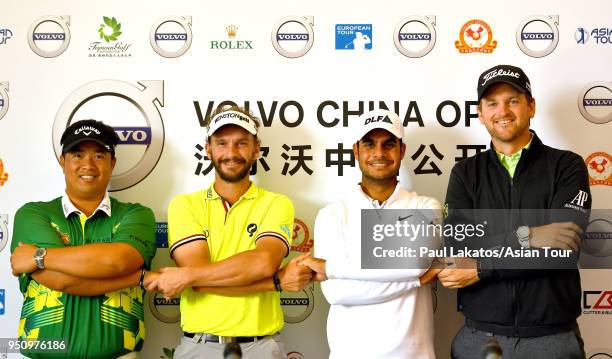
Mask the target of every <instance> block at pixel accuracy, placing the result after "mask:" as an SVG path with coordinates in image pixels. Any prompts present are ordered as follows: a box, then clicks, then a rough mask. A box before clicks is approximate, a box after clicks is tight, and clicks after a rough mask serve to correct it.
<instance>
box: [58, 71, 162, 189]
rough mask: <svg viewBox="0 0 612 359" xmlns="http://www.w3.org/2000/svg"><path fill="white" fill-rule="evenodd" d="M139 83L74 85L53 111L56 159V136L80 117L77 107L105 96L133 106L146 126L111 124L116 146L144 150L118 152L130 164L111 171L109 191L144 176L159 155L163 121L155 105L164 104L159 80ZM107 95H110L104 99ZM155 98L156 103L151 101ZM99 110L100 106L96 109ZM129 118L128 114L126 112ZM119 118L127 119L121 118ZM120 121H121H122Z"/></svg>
mask: <svg viewBox="0 0 612 359" xmlns="http://www.w3.org/2000/svg"><path fill="white" fill-rule="evenodd" d="M138 84H139V85H140V86H141V87H138V86H135V85H133V84H130V83H127V82H123V81H118V80H100V81H94V82H91V83H89V84H86V85H84V86H82V87H80V88H78V89H76V90H75V91H74V92H73V93H72V94H70V96H68V98H67V99H66V100H64V103H63V104H62V106H61V107H60V108H59V110H58V111H57V114H56V115H55V122H54V123H53V147H54V150H55V154H56V156H57V158H58V159H59V157H60V155H61V145H60V138H61V136H62V133H63V132H64V130H65V129H66V127H68V126H69V125H70V124H71V123H72V122H75V121H78V120H81V119H82V118H74V117H75V114H77V112H78V111H79V109H80V108H81V107H83V106H84V105H86V104H87V103H88V102H89V101H92V100H96V99H100V98H102V97H107V98H106V99H104V100H107V101H108V100H113V101H116V100H117V101H125V100H127V101H128V102H129V104H131V105H132V106H134V107H135V108H136V110H137V111H138V112H139V113H140V114H141V115H142V118H143V120H144V122H146V126H135V125H134V123H129V124H128V123H125V125H129V126H114V125H112V124H109V125H112V126H113V128H114V130H115V132H116V133H117V135H118V137H119V145H120V146H119V148H118V149H119V150H120V149H121V146H122V145H145V146H146V147H145V149H144V153H139V154H137V155H136V156H131V157H130V156H122V158H124V160H125V159H126V158H128V157H129V158H130V159H132V157H136V160H135V161H134V164H133V165H132V166H131V167H129V168H128V169H127V170H126V171H123V172H119V173H117V172H118V171H117V168H115V171H114V172H115V173H113V176H112V178H111V182H110V191H120V190H124V189H127V188H130V187H132V186H134V185H136V184H138V183H139V182H140V181H142V180H143V179H145V178H146V177H147V176H148V175H149V174H150V173H151V172H152V171H153V169H154V168H155V166H156V165H157V162H158V161H159V158H160V157H161V154H162V150H163V147H164V124H163V122H162V117H161V114H160V112H159V108H158V107H157V105H159V106H162V107H163V106H164V82H163V81H139V82H138ZM108 97H111V98H110V99H108ZM156 102H157V105H156V104H155V103H156ZM97 111H103V110H97ZM127 117H128V118H130V116H127ZM122 122H127V121H126V120H123V121H122ZM122 124H123V123H122Z"/></svg>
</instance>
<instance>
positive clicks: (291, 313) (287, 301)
mask: <svg viewBox="0 0 612 359" xmlns="http://www.w3.org/2000/svg"><path fill="white" fill-rule="evenodd" d="M281 305H282V306H283V312H284V313H285V323H293V324H295V323H299V322H303V321H304V320H306V318H308V317H309V316H310V314H311V313H312V311H313V309H314V287H313V285H312V284H310V285H309V286H307V287H306V288H304V289H302V290H301V291H299V292H282V293H281Z"/></svg>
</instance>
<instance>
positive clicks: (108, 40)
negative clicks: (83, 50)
mask: <svg viewBox="0 0 612 359" xmlns="http://www.w3.org/2000/svg"><path fill="white" fill-rule="evenodd" d="M97 33H98V39H97V40H96V41H92V42H91V43H90V44H89V57H114V58H127V57H131V56H132V54H131V52H129V51H128V50H129V49H130V47H131V46H132V44H131V43H127V42H122V41H119V38H120V37H121V35H122V34H123V30H122V27H121V23H120V22H119V21H118V20H117V19H116V18H115V17H114V16H113V17H108V16H103V17H102V23H101V24H100V25H99V27H98V31H97Z"/></svg>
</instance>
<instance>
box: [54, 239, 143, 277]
mask: <svg viewBox="0 0 612 359" xmlns="http://www.w3.org/2000/svg"><path fill="white" fill-rule="evenodd" d="M143 263H144V260H143V258H142V256H141V255H140V253H139V252H138V251H137V250H136V249H135V248H134V247H132V246H130V245H129V244H125V243H93V244H86V245H82V246H73V247H63V248H48V249H47V255H46V256H45V259H44V264H45V268H47V269H51V270H53V271H56V272H61V273H64V274H68V275H72V276H76V277H80V278H110V277H118V276H124V275H127V274H130V273H132V272H134V271H135V270H137V269H138V268H140V267H141V266H142V265H143Z"/></svg>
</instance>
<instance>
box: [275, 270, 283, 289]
mask: <svg viewBox="0 0 612 359" xmlns="http://www.w3.org/2000/svg"><path fill="white" fill-rule="evenodd" d="M272 280H273V281H274V289H276V291H277V292H279V293H280V292H282V291H283V288H281V281H280V278H279V277H278V272H276V273H274V275H273V276H272Z"/></svg>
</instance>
